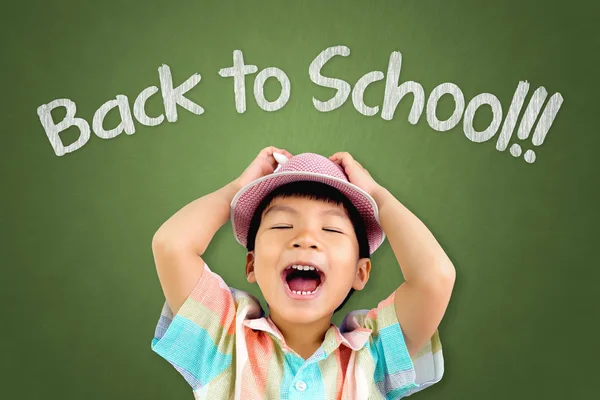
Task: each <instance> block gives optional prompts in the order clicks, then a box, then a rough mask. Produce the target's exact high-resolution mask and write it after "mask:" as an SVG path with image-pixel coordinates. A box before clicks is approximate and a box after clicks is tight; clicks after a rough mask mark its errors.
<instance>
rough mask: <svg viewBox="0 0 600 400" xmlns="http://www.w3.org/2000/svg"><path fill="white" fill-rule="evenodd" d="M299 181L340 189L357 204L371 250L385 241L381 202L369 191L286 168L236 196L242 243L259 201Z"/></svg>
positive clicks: (236, 227) (234, 219) (234, 217)
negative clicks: (281, 187) (277, 189)
mask: <svg viewBox="0 0 600 400" xmlns="http://www.w3.org/2000/svg"><path fill="white" fill-rule="evenodd" d="M296 181H313V182H321V183H324V184H326V185H329V186H332V187H333V188H335V189H337V190H339V191H340V192H341V193H342V194H343V195H344V196H346V197H347V198H348V200H350V202H351V203H352V204H353V205H354V206H355V207H356V209H357V210H358V212H359V214H360V216H361V217H362V218H363V221H364V223H365V229H366V233H367V238H368V241H369V252H370V254H373V252H374V251H375V250H376V249H377V248H378V247H379V246H380V245H381V244H382V243H383V241H384V240H385V233H384V232H383V229H382V228H381V224H380V222H379V209H378V207H377V203H376V202H375V200H374V199H373V197H371V196H370V195H369V194H368V193H367V192H365V191H364V190H362V189H361V188H359V187H358V186H356V185H354V184H352V183H350V182H348V181H344V180H342V179H339V178H336V177H332V176H330V175H325V174H319V173H314V172H302V171H286V172H277V173H274V174H269V175H265V176H263V177H261V178H259V179H256V180H254V181H252V182H250V183H248V184H246V185H245V186H244V187H242V188H241V189H240V190H239V191H238V192H237V193H236V194H235V196H234V197H233V200H232V201H231V204H230V219H231V224H232V228H233V233H234V236H235V238H236V240H237V242H238V243H239V244H241V245H242V246H244V247H246V244H247V240H248V229H249V228H250V221H251V220H252V217H253V215H254V212H255V211H256V208H257V207H258V204H259V203H260V202H261V201H262V200H263V199H264V198H265V196H267V195H268V194H269V193H270V192H272V191H273V190H274V189H276V188H278V187H279V186H282V185H285V184H286V183H290V182H296Z"/></svg>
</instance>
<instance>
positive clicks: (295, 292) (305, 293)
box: [292, 285, 321, 296]
mask: <svg viewBox="0 0 600 400" xmlns="http://www.w3.org/2000/svg"><path fill="white" fill-rule="evenodd" d="M319 286H321V285H319ZM319 286H317V289H318V288H319ZM317 289H315V290H313V291H312V292H305V291H301V290H292V293H294V294H300V295H304V296H308V295H310V294H314V293H315V292H316V291H317Z"/></svg>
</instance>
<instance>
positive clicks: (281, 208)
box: [263, 205, 348, 218]
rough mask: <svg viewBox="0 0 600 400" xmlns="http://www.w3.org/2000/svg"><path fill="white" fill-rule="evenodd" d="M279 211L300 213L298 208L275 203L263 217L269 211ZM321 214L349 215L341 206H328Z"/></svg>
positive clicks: (266, 212)
mask: <svg viewBox="0 0 600 400" xmlns="http://www.w3.org/2000/svg"><path fill="white" fill-rule="evenodd" d="M277 211H283V212H289V213H292V214H299V212H298V210H296V209H295V208H293V207H290V206H282V205H274V206H271V207H269V208H268V209H267V211H265V214H264V215H263V218H265V217H266V216H267V214H268V213H270V212H277ZM319 214H321V215H335V216H338V217H342V218H346V217H348V215H346V213H345V212H344V211H342V210H340V209H339V208H328V209H327V210H323V211H321V212H320V213H319Z"/></svg>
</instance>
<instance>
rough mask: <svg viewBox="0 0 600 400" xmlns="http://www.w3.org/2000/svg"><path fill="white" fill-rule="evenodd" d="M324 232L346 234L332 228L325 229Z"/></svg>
mask: <svg viewBox="0 0 600 400" xmlns="http://www.w3.org/2000/svg"><path fill="white" fill-rule="evenodd" d="M323 230H324V231H327V232H337V233H344V232H342V231H338V230H336V229H331V228H323Z"/></svg>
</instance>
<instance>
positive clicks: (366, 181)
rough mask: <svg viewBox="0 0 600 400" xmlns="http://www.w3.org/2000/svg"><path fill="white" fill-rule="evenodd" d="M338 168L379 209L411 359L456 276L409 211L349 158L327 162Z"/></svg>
mask: <svg viewBox="0 0 600 400" xmlns="http://www.w3.org/2000/svg"><path fill="white" fill-rule="evenodd" d="M329 159H330V160H332V161H333V162H335V163H337V164H339V165H341V166H342V167H343V168H344V171H345V172H346V174H347V175H348V179H349V180H350V182H351V183H353V184H355V185H356V186H358V187H359V188H361V189H363V190H364V191H366V192H367V193H369V194H370V195H371V196H372V197H373V199H374V200H375V202H376V203H377V207H378V209H379V222H380V224H381V227H382V228H383V231H384V232H385V234H386V236H387V238H388V241H389V242H390V245H391V246H392V250H393V251H394V254H395V255H396V259H397V260H398V263H399V264H400V269H401V270H402V275H404V280H405V282H404V283H403V284H401V285H400V286H399V287H398V289H396V293H395V296H394V299H395V300H394V307H395V309H396V316H397V317H398V321H399V323H400V327H401V328H402V332H403V335H404V339H405V342H406V346H407V348H408V352H409V355H410V356H411V357H414V356H415V355H416V354H417V353H418V351H419V350H421V348H422V347H423V345H425V344H426V343H427V342H428V341H429V340H430V339H431V337H432V336H433V334H434V333H435V331H436V330H437V327H438V326H439V324H440V322H441V320H442V317H443V316H444V313H445V312H446V308H447V306H448V303H449V301H450V294H451V293H452V288H453V287H454V280H455V278H456V271H455V270H454V266H453V265H452V262H451V261H450V259H449V258H448V256H447V255H446V253H445V252H444V250H443V249H442V247H441V246H440V245H439V243H438V242H437V241H436V240H435V238H434V237H433V235H432V233H431V232H430V231H429V229H427V227H426V226H425V225H424V224H423V223H422V222H421V221H420V220H419V218H417V217H416V216H415V215H414V214H413V213H412V212H410V210H408V209H407V208H406V207H404V205H402V204H401V203H400V202H399V201H398V200H396V198H395V197H394V196H393V195H392V194H391V193H390V192H389V191H388V190H387V189H385V188H384V187H382V186H381V185H379V184H378V183H377V182H375V180H374V179H373V178H372V177H371V174H370V173H369V171H367V170H366V169H365V168H364V167H363V166H362V165H361V164H360V163H359V162H358V161H356V160H355V159H354V158H353V157H352V155H350V154H349V153H347V152H338V153H335V154H333V155H332V156H331V157H329Z"/></svg>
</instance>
